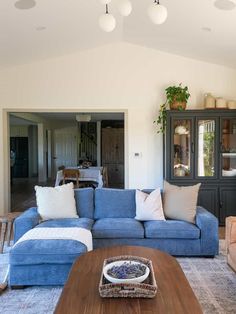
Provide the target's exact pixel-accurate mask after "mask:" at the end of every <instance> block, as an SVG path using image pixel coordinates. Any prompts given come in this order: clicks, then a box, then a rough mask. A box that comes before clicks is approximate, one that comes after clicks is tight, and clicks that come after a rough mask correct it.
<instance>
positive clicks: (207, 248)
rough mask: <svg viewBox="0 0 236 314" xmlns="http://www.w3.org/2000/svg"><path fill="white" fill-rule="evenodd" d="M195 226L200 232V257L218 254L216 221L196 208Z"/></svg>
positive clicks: (201, 209)
mask: <svg viewBox="0 0 236 314" xmlns="http://www.w3.org/2000/svg"><path fill="white" fill-rule="evenodd" d="M196 225H197V226H198V228H199V229H200V230H201V253H202V255H206V256H209V255H210V256H214V255H216V254H219V233H218V219H217V218H216V217H215V216H214V215H213V214H211V213H210V212H209V211H207V210H206V209H205V208H203V207H200V206H198V207H197V214H196Z"/></svg>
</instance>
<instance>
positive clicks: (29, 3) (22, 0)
mask: <svg viewBox="0 0 236 314" xmlns="http://www.w3.org/2000/svg"><path fill="white" fill-rule="evenodd" d="M35 6H36V2H35V0H18V1H16V3H15V7H16V8H17V9H19V10H28V9H32V8H33V7H35Z"/></svg>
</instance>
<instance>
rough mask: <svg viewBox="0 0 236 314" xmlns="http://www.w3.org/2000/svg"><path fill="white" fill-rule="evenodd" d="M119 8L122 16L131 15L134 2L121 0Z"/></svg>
mask: <svg viewBox="0 0 236 314" xmlns="http://www.w3.org/2000/svg"><path fill="white" fill-rule="evenodd" d="M118 9H119V12H120V14H121V15H122V16H129V15H130V13H131V12H132V4H131V2H130V1H129V0H120V1H119V4H118Z"/></svg>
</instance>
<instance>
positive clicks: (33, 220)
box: [14, 207, 40, 243]
mask: <svg viewBox="0 0 236 314" xmlns="http://www.w3.org/2000/svg"><path fill="white" fill-rule="evenodd" d="M39 219H40V216H39V214H38V211H37V208H36V207H32V208H29V209H28V210H26V211H25V212H24V213H23V214H22V215H20V216H19V217H17V218H16V219H15V221H14V243H15V242H16V241H17V240H18V239H19V238H20V237H22V236H23V234H25V233H26V232H27V231H29V230H30V229H32V228H34V227H35V226H36V225H38V223H39Z"/></svg>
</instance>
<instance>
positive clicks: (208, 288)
mask: <svg viewBox="0 0 236 314" xmlns="http://www.w3.org/2000/svg"><path fill="white" fill-rule="evenodd" d="M178 261H179V263H180V265H181V267H182V269H183V271H184V273H185V275H186V277H187V279H188V280H189V283H190V285H191V287H192V289H193V291H194V293H195V294H196V296H197V298H198V300H199V302H200V304H201V306H202V309H203V312H204V313H206V314H208V313H209V314H227V313H232V314H233V313H236V274H235V273H234V272H233V271H232V270H231V268H230V267H229V266H228V265H227V263H226V256H225V249H224V241H223V240H221V241H220V254H219V255H218V256H217V257H215V258H213V259H212V258H184V257H183V258H178ZM7 265H8V252H7V250H5V253H4V254H0V281H1V280H2V278H3V277H4V275H5V272H6V270H7ZM61 291H62V288H61V287H29V288H25V289H22V290H10V289H7V290H6V291H5V292H4V293H2V294H1V295H0V313H4V314H45V313H47V314H50V313H53V311H54V309H55V306H56V304H57V301H58V299H59V297H60V294H61ZM183 293H184V292H183ZM189 310H190V312H191V309H189Z"/></svg>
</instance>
